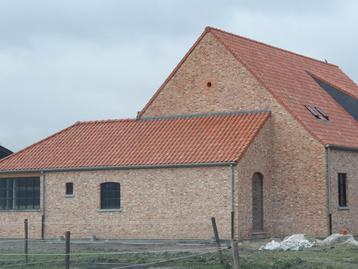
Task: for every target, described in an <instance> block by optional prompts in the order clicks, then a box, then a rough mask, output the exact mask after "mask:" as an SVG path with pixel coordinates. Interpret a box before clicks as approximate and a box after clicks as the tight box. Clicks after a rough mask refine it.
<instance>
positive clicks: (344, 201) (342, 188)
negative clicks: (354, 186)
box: [337, 173, 348, 209]
mask: <svg viewBox="0 0 358 269" xmlns="http://www.w3.org/2000/svg"><path fill="white" fill-rule="evenodd" d="M342 180H343V181H342ZM337 181H338V182H337V183H338V207H339V208H342V209H347V208H348V180H347V173H338V174H337Z"/></svg>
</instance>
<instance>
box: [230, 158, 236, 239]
mask: <svg viewBox="0 0 358 269" xmlns="http://www.w3.org/2000/svg"><path fill="white" fill-rule="evenodd" d="M230 167H231V169H230V172H231V240H234V239H235V166H234V165H233V164H231V165H230Z"/></svg>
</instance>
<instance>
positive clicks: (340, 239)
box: [259, 234, 358, 251]
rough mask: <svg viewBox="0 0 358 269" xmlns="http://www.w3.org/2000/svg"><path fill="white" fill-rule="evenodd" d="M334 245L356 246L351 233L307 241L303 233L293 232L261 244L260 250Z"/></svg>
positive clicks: (356, 243)
mask: <svg viewBox="0 0 358 269" xmlns="http://www.w3.org/2000/svg"><path fill="white" fill-rule="evenodd" d="M335 245H350V246H356V247H358V241H356V240H355V239H354V237H353V235H351V234H332V235H330V236H328V237H327V238H325V239H324V240H315V241H309V240H308V239H307V238H306V237H305V235H304V234H294V235H291V236H289V237H286V238H285V239H284V240H283V241H281V242H279V241H275V240H272V241H271V242H269V243H267V244H265V245H263V246H261V247H260V248H259V249H260V250H282V251H288V250H296V251H297V250H303V249H306V248H311V247H313V246H318V247H320V246H335Z"/></svg>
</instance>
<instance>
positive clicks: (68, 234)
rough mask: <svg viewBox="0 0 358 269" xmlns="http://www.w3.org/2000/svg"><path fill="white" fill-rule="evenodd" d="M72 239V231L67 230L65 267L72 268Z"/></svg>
mask: <svg viewBox="0 0 358 269" xmlns="http://www.w3.org/2000/svg"><path fill="white" fill-rule="evenodd" d="M70 240H71V232H69V231H67V232H66V233H65V268H66V269H70V252H71V249H70Z"/></svg>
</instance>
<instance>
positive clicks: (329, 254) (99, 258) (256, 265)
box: [0, 247, 358, 269]
mask: <svg viewBox="0 0 358 269" xmlns="http://www.w3.org/2000/svg"><path fill="white" fill-rule="evenodd" d="M86 252H87V251H86ZM1 253H2V254H4V252H1ZM47 253H48V252H47ZM58 253H59V254H60V252H58ZM77 253H78V252H77ZM79 253H81V252H79ZM192 254H193V253H161V254H153V253H148V254H126V255H96V254H95V252H94V255H93V256H92V255H91V256H73V257H71V261H72V265H71V268H75V269H94V268H99V269H108V268H114V267H121V266H125V265H133V264H145V263H155V262H157V261H162V260H171V259H177V258H179V257H183V256H188V255H192ZM63 259H64V257H63V256H45V257H44V256H30V257H29V263H30V264H29V265H28V266H26V268H28V269H43V268H46V269H63V268H64V263H63ZM224 259H225V262H226V263H227V264H230V263H231V251H230V250H225V251H224ZM41 262H42V264H38V263H41ZM23 263H24V257H22V256H0V269H1V268H9V269H10V268H11V269H17V268H25V266H24V265H23ZM32 263H34V264H33V265H31V264H32ZM106 263H111V264H106ZM240 263H241V269H321V268H322V269H358V248H353V247H335V248H312V249H308V250H304V251H290V252H282V251H275V252H268V251H256V250H250V249H246V250H241V251H240ZM137 268H144V267H137ZM145 268H173V269H174V268H175V269H179V268H180V269H191V268H192V269H204V268H205V269H225V266H223V265H221V264H220V262H219V260H218V257H217V254H216V253H210V254H205V255H201V256H196V257H191V258H188V259H183V260H175V261H169V262H166V263H160V264H158V265H151V266H149V267H145Z"/></svg>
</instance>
